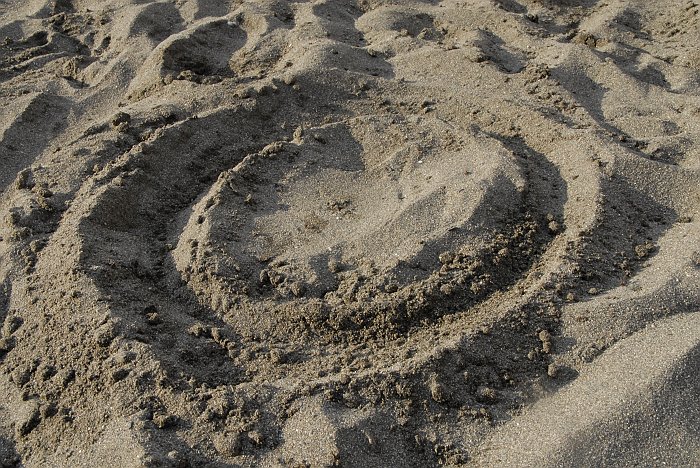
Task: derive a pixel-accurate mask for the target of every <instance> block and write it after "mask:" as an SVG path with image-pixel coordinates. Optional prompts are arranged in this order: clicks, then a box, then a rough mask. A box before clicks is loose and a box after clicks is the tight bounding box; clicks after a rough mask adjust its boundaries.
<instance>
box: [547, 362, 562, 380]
mask: <svg viewBox="0 0 700 468" xmlns="http://www.w3.org/2000/svg"><path fill="white" fill-rule="evenodd" d="M559 371H560V366H559V365H557V364H554V363H552V364H550V365H549V366H547V375H548V376H550V377H551V378H553V379H555V378H556V377H557V375H558V374H559Z"/></svg>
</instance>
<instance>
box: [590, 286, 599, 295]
mask: <svg viewBox="0 0 700 468" xmlns="http://www.w3.org/2000/svg"><path fill="white" fill-rule="evenodd" d="M588 294H590V295H591V296H595V295H596V294H598V288H591V289H589V290H588Z"/></svg>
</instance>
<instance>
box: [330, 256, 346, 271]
mask: <svg viewBox="0 0 700 468" xmlns="http://www.w3.org/2000/svg"><path fill="white" fill-rule="evenodd" d="M328 271H330V272H331V273H340V272H341V271H343V265H342V264H341V263H340V262H339V261H338V260H335V259H331V260H330V261H329V262H328Z"/></svg>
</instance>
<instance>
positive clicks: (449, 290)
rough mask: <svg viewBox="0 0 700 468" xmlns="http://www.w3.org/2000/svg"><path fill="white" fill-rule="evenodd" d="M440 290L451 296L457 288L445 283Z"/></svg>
mask: <svg viewBox="0 0 700 468" xmlns="http://www.w3.org/2000/svg"><path fill="white" fill-rule="evenodd" d="M440 292H441V293H443V294H444V295H445V296H451V295H452V294H453V293H454V292H455V288H454V286H452V285H451V284H443V285H442V286H440Z"/></svg>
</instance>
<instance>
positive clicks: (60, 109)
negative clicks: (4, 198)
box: [0, 93, 70, 192]
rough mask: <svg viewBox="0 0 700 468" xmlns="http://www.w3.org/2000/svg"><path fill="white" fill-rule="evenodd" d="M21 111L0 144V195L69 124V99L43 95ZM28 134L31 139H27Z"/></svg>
mask: <svg viewBox="0 0 700 468" xmlns="http://www.w3.org/2000/svg"><path fill="white" fill-rule="evenodd" d="M30 99H31V101H30V103H29V105H28V106H27V108H26V109H24V111H23V112H22V113H21V114H19V115H17V116H15V118H14V122H12V123H11V124H10V126H9V128H8V129H7V130H6V131H5V134H4V135H3V139H2V141H0V154H1V156H0V164H1V165H2V171H0V192H3V191H5V190H6V189H7V188H8V187H9V185H10V184H11V183H12V181H13V180H14V179H15V177H16V176H17V174H18V173H19V172H20V171H21V170H22V169H24V168H26V167H29V166H30V165H31V164H32V163H33V162H34V161H35V160H36V158H38V157H39V155H41V153H42V152H43V151H44V150H45V149H46V147H47V146H48V145H49V144H50V143H51V141H52V140H53V139H54V138H55V137H56V135H58V134H59V133H61V132H62V131H63V130H64V129H65V128H66V125H67V124H68V121H67V119H66V118H65V117H66V116H67V115H68V112H69V110H70V101H69V100H68V99H65V98H62V97H59V96H53V95H49V94H45V93H42V94H40V95H38V96H36V97H34V98H30ZM30 135H31V138H30V137H29V136H30Z"/></svg>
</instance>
